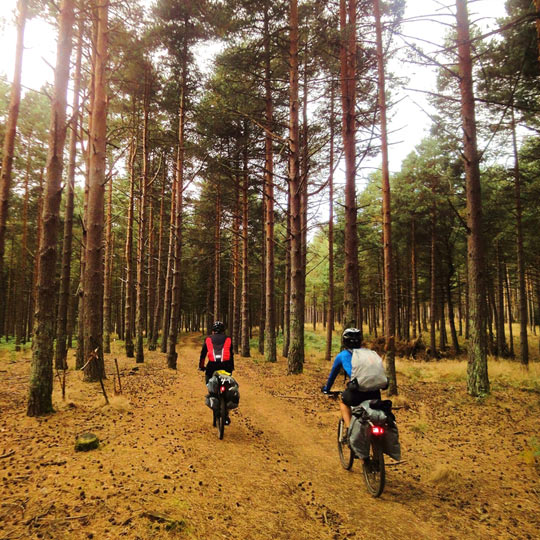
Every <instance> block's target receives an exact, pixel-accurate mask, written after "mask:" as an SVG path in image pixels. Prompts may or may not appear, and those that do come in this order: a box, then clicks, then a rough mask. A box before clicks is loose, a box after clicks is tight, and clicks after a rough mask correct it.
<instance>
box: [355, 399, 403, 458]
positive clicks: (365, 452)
mask: <svg viewBox="0 0 540 540" xmlns="http://www.w3.org/2000/svg"><path fill="white" fill-rule="evenodd" d="M370 403H371V402H370V400H367V401H363V402H362V403H361V404H360V405H358V406H357V407H353V408H352V412H353V417H352V420H351V425H350V426H349V444H350V445H351V448H352V449H353V451H354V453H355V454H356V455H357V456H358V457H359V458H361V459H364V458H367V457H369V438H370V431H369V430H370V427H371V426H370V425H369V422H368V420H369V421H371V422H372V423H373V424H375V425H384V434H383V435H382V438H381V443H382V451H383V452H384V453H385V454H388V455H389V456H390V457H391V458H392V459H395V460H396V461H399V460H400V459H401V446H400V444H399V433H398V429H397V426H396V423H395V422H394V421H393V419H392V418H393V415H392V414H391V415H390V418H388V417H387V415H386V413H385V412H384V411H382V410H381V409H374V408H372V407H371V406H370Z"/></svg>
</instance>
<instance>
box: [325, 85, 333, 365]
mask: <svg viewBox="0 0 540 540" xmlns="http://www.w3.org/2000/svg"><path fill="white" fill-rule="evenodd" d="M330 85H331V86H330V163H329V169H330V170H329V174H328V210H329V217H328V315H327V323H326V353H325V359H326V361H327V362H330V360H331V358H332V332H333V330H334V81H333V80H332V81H331V82H330Z"/></svg>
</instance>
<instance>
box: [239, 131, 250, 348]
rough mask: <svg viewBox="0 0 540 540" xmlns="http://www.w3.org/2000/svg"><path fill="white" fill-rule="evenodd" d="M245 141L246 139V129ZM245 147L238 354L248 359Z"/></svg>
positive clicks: (247, 205) (245, 149) (246, 155)
mask: <svg viewBox="0 0 540 540" xmlns="http://www.w3.org/2000/svg"><path fill="white" fill-rule="evenodd" d="M245 131H246V133H245V135H246V141H247V139H248V136H247V129H246V130H245ZM247 152H248V150H247V145H246V146H245V147H244V163H243V178H244V181H243V183H242V300H241V326H240V339H241V344H240V354H241V356H243V357H245V358H248V357H249V356H250V350H249V295H248V294H249V291H248V285H249V284H248V279H249V271H248V270H249V256H248V248H249V246H248V226H249V221H248V209H249V199H248V187H249V176H248V154H247Z"/></svg>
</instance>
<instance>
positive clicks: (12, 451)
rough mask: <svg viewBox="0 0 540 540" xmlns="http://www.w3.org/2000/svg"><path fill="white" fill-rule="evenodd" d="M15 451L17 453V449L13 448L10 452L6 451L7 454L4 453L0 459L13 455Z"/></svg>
mask: <svg viewBox="0 0 540 540" xmlns="http://www.w3.org/2000/svg"><path fill="white" fill-rule="evenodd" d="M14 453H15V450H11V451H9V452H6V453H5V454H2V455H1V456H0V459H3V458H7V457H9V456H12V455H13V454H14Z"/></svg>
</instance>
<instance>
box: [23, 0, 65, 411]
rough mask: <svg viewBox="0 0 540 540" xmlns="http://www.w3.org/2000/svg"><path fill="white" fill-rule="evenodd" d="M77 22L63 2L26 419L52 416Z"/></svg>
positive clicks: (42, 217) (61, 6)
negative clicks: (59, 259) (62, 210)
mask: <svg viewBox="0 0 540 540" xmlns="http://www.w3.org/2000/svg"><path fill="white" fill-rule="evenodd" d="M74 22H75V15H74V2H73V0H63V1H62V4H61V5H60V18H59V34H58V45H57V53H56V54H57V56H56V58H57V59H56V71H55V81H54V94H53V101H52V115H51V125H50V130H49V151H48V155H47V180H46V185H45V198H44V202H43V212H42V215H41V219H42V220H43V229H42V231H41V236H40V241H39V272H38V281H37V297H36V316H35V325H34V335H33V340H32V364H31V371H30V389H29V396H28V409H27V414H28V416H41V415H44V414H48V413H51V412H53V406H52V386H53V385H52V383H53V373H52V364H53V347H54V333H55V310H54V308H52V306H54V305H55V296H56V280H55V274H56V272H55V270H56V241H57V233H58V226H59V223H60V202H61V198H62V185H61V184H62V170H63V165H64V159H63V151H64V143H65V139H66V131H67V122H66V107H67V87H68V81H69V59H70V55H71V34H72V28H73V25H74Z"/></svg>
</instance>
